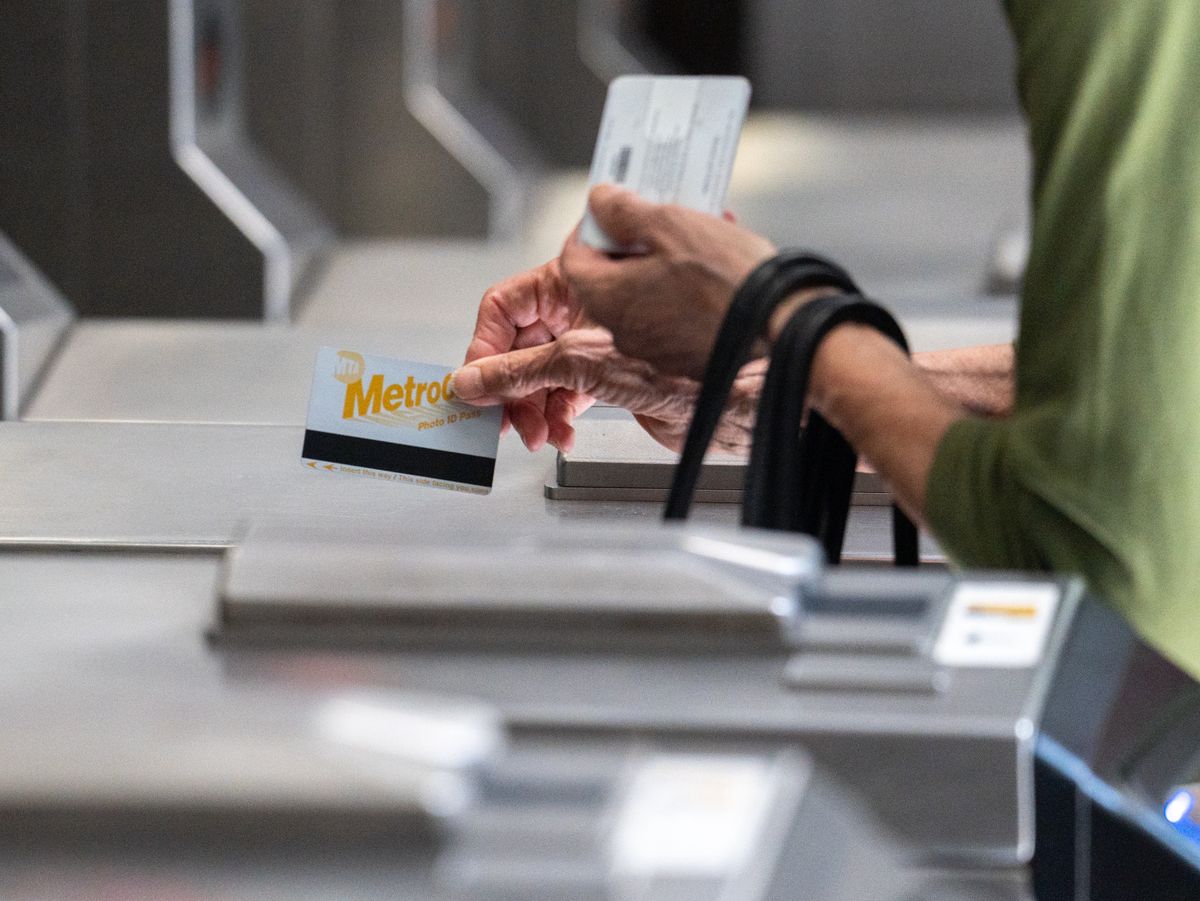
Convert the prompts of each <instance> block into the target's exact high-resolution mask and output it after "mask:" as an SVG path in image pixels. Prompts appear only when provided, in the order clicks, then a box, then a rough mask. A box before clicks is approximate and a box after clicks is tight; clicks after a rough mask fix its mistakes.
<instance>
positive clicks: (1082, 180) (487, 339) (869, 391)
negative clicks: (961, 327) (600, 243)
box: [455, 0, 1200, 676]
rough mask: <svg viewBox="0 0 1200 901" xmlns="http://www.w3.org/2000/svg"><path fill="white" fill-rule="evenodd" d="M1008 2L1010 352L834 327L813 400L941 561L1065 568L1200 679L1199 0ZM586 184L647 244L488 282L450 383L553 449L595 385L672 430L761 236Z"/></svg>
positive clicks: (745, 391)
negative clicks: (1012, 204) (1020, 235)
mask: <svg viewBox="0 0 1200 901" xmlns="http://www.w3.org/2000/svg"><path fill="white" fill-rule="evenodd" d="M1006 8H1007V10H1008V12H1009V16H1010V19H1011V22H1012V25H1013V30H1014V33H1015V35H1016V38H1017V45H1018V50H1019V76H1020V94H1021V100H1022V104H1023V107H1024V110H1025V113H1026V116H1027V119H1028V127H1029V140H1030V145H1031V148H1032V153H1033V161H1034V188H1033V198H1032V200H1033V223H1034V225H1033V247H1032V256H1031V259H1030V262H1029V267H1028V271H1027V274H1026V280H1025V284H1024V288H1023V293H1022V309H1021V322H1020V332H1019V338H1018V341H1017V344H1016V349H1015V351H1014V349H1013V348H1011V347H991V348H976V349H968V350H964V351H959V352H955V353H948V354H933V355H925V356H923V357H919V358H918V359H917V360H916V361H915V364H914V363H910V362H909V361H908V360H906V359H905V357H904V356H903V355H902V354H901V353H900V352H899V351H898V350H897V349H896V348H895V347H894V346H892V345H891V344H889V343H888V342H887V341H886V340H885V339H883V338H882V337H881V336H879V335H878V334H876V333H873V332H870V331H867V330H864V329H862V328H860V327H858V326H853V325H845V326H841V327H839V328H837V329H836V330H835V331H834V332H832V333H831V334H830V335H829V337H828V338H827V339H826V340H825V342H824V343H823V344H822V346H821V348H820V350H819V352H818V354H817V358H816V360H815V364H814V372H813V380H812V385H811V392H810V397H809V402H810V403H811V405H812V406H813V407H814V408H816V409H818V410H820V411H821V412H822V413H824V414H825V416H826V417H827V418H828V419H829V420H830V421H831V422H832V423H833V425H834V426H836V427H837V428H838V429H840V430H841V431H842V432H843V433H844V434H845V435H846V437H847V438H848V439H849V440H850V442H851V443H852V444H853V445H854V446H855V447H856V448H857V449H858V450H859V452H860V453H861V454H862V455H863V456H864V457H865V458H866V459H867V460H869V461H870V463H871V464H873V465H874V466H875V467H876V468H877V469H878V471H879V472H880V473H881V474H882V476H883V477H884V478H885V479H886V480H887V482H888V483H889V485H890V486H891V488H892V491H893V492H894V494H895V495H896V497H897V499H898V500H899V502H900V503H901V504H902V505H903V506H904V507H905V508H906V509H907V510H908V511H909V513H910V514H912V515H913V516H914V517H915V518H916V519H917V520H919V521H921V522H922V523H924V524H925V525H926V526H927V527H929V528H930V529H931V530H932V531H933V532H934V533H935V534H936V536H937V537H938V539H939V541H940V542H941V544H942V546H943V547H944V548H945V549H946V551H947V552H948V553H949V555H950V556H951V557H952V558H953V559H954V560H955V561H956V562H957V563H959V564H961V565H964V566H971V567H1003V568H1010V569H1027V570H1053V571H1058V572H1065V573H1079V574H1082V575H1083V576H1084V577H1085V578H1086V579H1087V581H1088V582H1089V584H1090V586H1091V587H1092V589H1094V590H1095V591H1096V592H1097V593H1098V594H1099V595H1100V596H1101V597H1104V598H1106V599H1108V600H1109V601H1110V602H1111V603H1113V604H1114V605H1115V606H1116V607H1117V608H1118V609H1120V610H1121V611H1122V612H1123V613H1124V614H1125V615H1126V616H1127V618H1128V619H1129V620H1130V621H1131V622H1132V624H1133V625H1134V627H1135V628H1136V629H1137V630H1138V631H1139V632H1140V633H1141V634H1142V635H1143V636H1144V637H1145V638H1146V639H1147V640H1148V641H1149V642H1150V643H1151V644H1153V645H1155V646H1156V647H1157V648H1159V649H1160V650H1161V651H1162V652H1163V653H1164V654H1165V655H1166V656H1168V657H1169V658H1171V659H1173V660H1174V661H1175V662H1177V663H1178V664H1180V665H1181V666H1182V667H1184V668H1185V669H1188V670H1190V671H1191V673H1192V674H1193V675H1196V676H1200V468H1198V467H1197V460H1196V455H1197V453H1198V452H1200V404H1198V402H1200V3H1196V2H1195V0H1162V2H1157V3H1129V2H1126V0H1008V2H1007V3H1006ZM589 203H590V206H591V210H592V212H593V214H594V215H595V216H596V218H597V219H598V221H599V222H600V224H601V226H602V227H603V228H604V229H605V230H606V231H607V232H608V233H609V234H610V235H612V236H613V237H614V238H616V239H617V240H619V241H622V242H626V243H629V244H637V245H639V246H640V247H642V248H644V249H645V250H646V252H645V254H642V255H638V256H629V257H619V258H618V257H609V256H606V255H604V254H602V253H599V252H597V251H595V250H592V249H591V248H589V247H587V246H585V245H583V244H581V243H580V242H579V241H578V240H577V239H576V238H575V237H574V236H572V237H571V238H570V239H569V240H568V241H567V243H566V245H565V247H564V249H563V253H562V256H561V257H560V258H559V259H558V260H555V261H553V262H551V263H548V264H546V265H545V266H543V267H541V268H540V269H538V270H534V271H533V272H530V273H526V274H524V275H520V276H517V277H515V278H513V279H511V280H509V281H506V282H503V283H501V284H500V285H497V286H496V287H495V288H493V289H492V290H490V291H488V292H487V294H486V295H485V296H484V299H483V302H482V304H481V307H480V311H479V319H478V323H477V326H476V331H475V337H474V340H473V341H472V343H471V345H470V348H469V350H468V354H467V360H468V363H469V365H467V366H465V367H464V368H462V369H460V370H459V371H458V372H457V374H456V376H455V384H456V386H457V391H458V393H459V396H460V397H463V398H466V399H474V400H476V401H477V402H481V403H486V402H496V401H497V400H498V399H504V400H506V401H507V407H506V409H507V413H508V417H509V419H510V420H511V423H512V425H513V426H515V428H516V429H517V431H518V432H519V433H520V434H521V436H522V438H523V439H524V440H525V442H526V444H527V445H528V446H529V447H530V448H531V449H536V448H537V447H540V446H541V445H542V444H544V443H545V442H547V441H549V442H551V443H553V444H555V445H557V446H559V447H562V448H567V447H569V446H570V443H571V440H572V433H571V426H570V422H571V419H572V418H573V417H574V416H577V415H579V413H580V412H582V410H583V409H585V408H586V407H587V405H588V404H590V403H591V402H592V401H593V400H594V399H601V400H605V401H610V402H615V403H619V404H622V405H625V406H627V407H628V408H629V409H630V410H632V411H633V412H634V413H635V414H637V415H638V418H639V421H640V422H641V423H642V424H643V426H645V427H646V429H647V430H648V431H649V432H650V433H651V434H652V435H654V436H655V437H656V438H658V439H659V440H660V441H662V442H663V443H664V444H667V445H668V446H671V447H678V446H679V443H680V440H681V437H682V435H683V434H684V432H685V430H686V425H687V420H688V413H689V404H690V401H691V400H692V399H693V398H694V396H695V393H696V381H695V380H696V379H697V377H698V376H699V375H700V373H701V372H702V369H703V366H704V363H705V360H706V357H707V355H708V352H709V350H710V348H711V347H712V343H713V340H714V335H715V332H716V330H717V328H718V325H719V323H720V321H721V318H722V315H723V313H724V312H725V310H726V308H727V307H728V304H729V302H730V300H731V298H732V295H733V293H734V291H735V290H736V288H737V287H738V285H739V284H740V283H741V282H742V280H743V279H744V278H745V277H746V275H747V274H748V273H749V272H750V271H751V270H752V269H753V268H754V266H755V265H756V264H757V263H759V262H760V261H762V260H764V259H766V258H768V257H770V256H771V255H772V254H773V253H774V252H775V248H774V247H773V246H772V245H771V243H770V242H769V241H767V240H765V239H764V238H762V237H759V236H757V235H755V234H752V233H750V232H749V231H747V230H745V229H743V228H740V227H738V226H737V225H735V224H734V223H732V222H729V221H723V220H721V219H718V218H716V217H711V216H706V215H704V214H700V213H696V212H692V211H688V210H683V209H679V208H672V207H663V206H655V205H652V204H649V203H646V202H644V201H642V200H640V199H638V198H637V197H635V196H634V195H632V194H630V193H628V192H624V191H620V190H618V189H615V188H612V187H608V186H602V187H599V188H597V189H595V190H594V191H593V192H592V194H591V196H590V198H589ZM796 215H797V216H802V215H803V210H797V211H796ZM815 238H817V240H815V241H814V243H815V244H819V236H815ZM818 293H820V291H819V290H817V291H810V292H807V293H804V294H798V295H796V296H795V297H794V298H792V299H791V301H790V307H791V309H795V307H796V305H798V304H801V303H804V302H805V301H806V300H808V299H811V297H813V296H815V295H816V294H818ZM786 316H787V311H786V310H781V311H780V312H779V313H777V315H775V316H774V317H773V318H772V320H771V324H770V326H769V327H768V329H767V330H766V333H765V334H764V335H763V348H764V352H768V351H769V348H770V344H771V342H772V340H773V339H774V338H775V336H776V335H777V334H778V332H779V329H780V327H781V324H782V323H783V322H784V321H785V320H786ZM761 373H762V362H761V361H758V362H756V363H754V364H751V366H750V367H748V368H747V369H746V370H744V371H743V378H742V379H740V380H739V385H738V389H737V391H735V396H734V402H733V404H732V405H731V409H730V412H729V414H728V415H727V416H726V421H725V423H724V425H723V427H722V430H721V435H720V442H721V444H722V445H723V446H724V447H726V448H744V447H745V446H746V444H747V440H746V433H747V429H748V423H749V422H750V421H751V419H752V415H753V408H754V394H755V390H756V386H757V381H756V379H758V378H760V377H761Z"/></svg>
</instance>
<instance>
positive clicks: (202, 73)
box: [160, 0, 333, 322]
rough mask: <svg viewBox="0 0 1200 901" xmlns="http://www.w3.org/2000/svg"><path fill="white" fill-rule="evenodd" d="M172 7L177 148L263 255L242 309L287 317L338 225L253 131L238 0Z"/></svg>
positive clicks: (179, 2) (179, 0)
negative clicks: (254, 288)
mask: <svg viewBox="0 0 1200 901" xmlns="http://www.w3.org/2000/svg"><path fill="white" fill-rule="evenodd" d="M169 8H170V19H169V29H170V30H169V38H168V51H169V54H170V63H171V64H170V100H171V106H170V128H169V137H170V142H171V155H172V157H173V158H174V160H175V162H176V163H177V164H178V166H179V167H180V168H181V169H182V170H183V171H184V173H186V175H187V176H188V178H190V179H191V180H192V182H193V183H194V184H195V186H196V188H197V189H199V191H201V192H202V193H203V194H204V196H205V197H207V198H208V199H209V200H210V201H211V202H212V204H213V205H214V206H215V207H216V208H217V209H218V210H220V211H221V213H222V214H223V215H224V216H225V217H226V218H227V219H228V220H229V221H230V223H232V224H233V226H234V227H235V228H237V230H238V231H239V232H241V234H242V235H243V237H244V238H245V239H246V241H248V242H249V243H250V244H251V245H253V247H254V248H255V249H256V250H257V251H258V253H259V254H260V255H261V256H262V264H261V265H262V272H261V275H260V278H259V282H260V291H261V296H259V297H258V298H257V303H256V304H255V305H254V306H253V307H251V308H250V309H249V310H244V311H242V315H246V316H250V317H251V318H255V319H264V320H267V321H270V322H286V321H287V320H288V318H289V316H290V314H291V303H292V300H293V298H295V297H296V295H297V293H298V286H299V285H300V283H301V281H302V279H304V277H305V276H306V274H307V273H308V271H309V269H310V267H311V266H312V265H313V264H314V263H315V262H316V260H317V258H318V256H319V255H320V254H321V253H322V252H323V250H324V248H325V247H326V246H327V245H328V244H329V242H330V240H331V239H332V237H333V233H332V230H331V228H330V226H329V224H328V223H327V222H325V220H324V219H323V218H322V216H321V214H320V213H319V212H318V211H317V209H316V208H315V207H314V206H313V205H312V204H311V203H310V202H309V200H308V199H307V198H306V197H304V196H303V195H302V194H301V193H300V192H299V191H298V190H297V189H296V188H295V187H294V186H293V185H292V184H290V183H289V182H288V181H287V180H286V179H285V178H284V177H282V176H281V175H280V173H279V172H278V170H276V169H275V168H274V166H272V165H271V164H270V162H269V161H268V160H266V159H265V158H264V157H263V156H262V154H261V152H260V151H259V149H258V148H257V147H256V146H254V144H253V142H252V141H251V139H250V137H249V136H248V135H247V133H246V129H245V117H244V103H243V99H242V98H243V93H244V85H245V78H244V72H245V66H246V42H245V40H244V39H243V31H244V29H243V21H242V16H241V6H240V4H239V3H238V2H236V0H170V2H169ZM160 315H161V314H160Z"/></svg>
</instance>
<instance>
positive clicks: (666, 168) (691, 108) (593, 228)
mask: <svg viewBox="0 0 1200 901" xmlns="http://www.w3.org/2000/svg"><path fill="white" fill-rule="evenodd" d="M749 104H750V82H748V81H747V80H746V79H744V78H740V77H736V76H705V77H695V76H680V75H658V76H654V75H622V76H621V77H620V78H618V79H616V80H615V81H613V83H612V84H611V85H609V88H608V98H607V99H606V100H605V103H604V114H603V116H602V117H601V120H600V133H599V135H598V136H597V138H596V150H595V153H594V155H593V156H592V168H591V173H590V175H589V176H588V187H589V188H590V187H592V186H593V185H597V184H600V183H602V182H608V183H611V184H616V185H620V186H621V187H624V188H628V189H629V190H631V191H633V192H635V193H636V194H637V195H638V196H639V197H644V198H645V199H646V200H649V201H652V202H653V203H677V204H680V205H681V206H686V207H690V208H691V209H695V210H701V211H703V212H706V213H714V214H717V213H720V212H721V211H722V209H723V208H724V206H725V195H726V193H727V192H728V190H729V179H730V176H731V175H732V174H733V159H734V155H735V154H736V153H737V144H738V137H739V136H740V135H741V133H742V123H743V122H744V121H745V119H746V109H747V107H748V106H749ZM579 235H580V238H581V239H582V240H583V242H584V243H585V244H588V245H589V246H591V247H595V248H597V249H599V250H604V251H608V252H613V251H617V250H621V249H622V248H620V247H619V246H618V245H616V244H614V243H613V242H612V241H611V240H610V239H609V237H608V236H607V235H606V234H604V232H603V231H601V229H600V227H599V226H598V225H597V224H596V222H595V221H594V220H593V219H592V216H591V213H589V212H586V211H585V213H584V217H583V224H582V226H581V227H580V231H579Z"/></svg>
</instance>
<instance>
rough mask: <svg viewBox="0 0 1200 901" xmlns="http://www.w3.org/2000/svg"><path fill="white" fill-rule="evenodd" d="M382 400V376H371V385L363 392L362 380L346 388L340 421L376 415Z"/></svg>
mask: <svg viewBox="0 0 1200 901" xmlns="http://www.w3.org/2000/svg"><path fill="white" fill-rule="evenodd" d="M382 399H383V376H382V375H373V376H371V385H370V387H369V388H367V390H366V391H365V392H364V391H363V383H362V380H361V379H359V380H358V381H357V382H355V383H354V384H352V385H347V386H346V403H345V404H344V405H343V406H342V419H353V418H354V417H355V416H366V415H367V414H368V413H378V412H379V407H380V403H381V401H382Z"/></svg>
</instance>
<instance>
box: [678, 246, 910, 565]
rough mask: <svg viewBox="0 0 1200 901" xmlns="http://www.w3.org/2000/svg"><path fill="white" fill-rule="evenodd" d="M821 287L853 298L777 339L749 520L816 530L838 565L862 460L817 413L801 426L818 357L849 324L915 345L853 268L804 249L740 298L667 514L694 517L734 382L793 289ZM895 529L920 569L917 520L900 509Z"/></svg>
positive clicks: (901, 548) (754, 456) (705, 386)
mask: <svg viewBox="0 0 1200 901" xmlns="http://www.w3.org/2000/svg"><path fill="white" fill-rule="evenodd" d="M822 286H829V287H833V288H836V289H838V290H840V291H842V292H844V294H845V295H847V296H842V297H828V298H820V299H817V300H814V301H811V302H809V303H807V304H805V305H804V306H802V307H801V308H800V309H799V310H798V311H797V313H796V315H795V316H793V317H792V319H791V320H790V321H789V322H788V325H787V327H785V329H784V332H783V333H782V334H781V335H780V338H779V340H778V341H777V342H776V346H775V349H774V352H773V354H772V359H771V365H770V367H769V369H768V371H767V379H766V382H765V383H764V386H763V395H762V399H761V401H760V405H759V411H758V417H757V422H756V425H755V434H754V443H753V447H752V451H751V461H750V466H749V468H748V470H747V481H746V497H745V502H744V505H743V522H744V523H745V524H747V525H755V526H761V527H766V528H776V529H787V530H790V531H800V532H805V533H807V534H811V535H814V536H817V537H818V538H819V539H820V540H821V541H822V543H823V544H824V546H825V552H826V555H827V556H828V558H829V560H830V562H831V563H837V562H839V561H840V559H841V552H842V544H843V540H844V537H845V529H846V519H847V517H848V515H849V507H850V494H851V491H852V489H853V481H854V469H855V464H856V460H857V457H856V455H855V453H854V450H853V449H852V448H851V447H850V445H849V444H848V443H847V442H846V440H845V438H843V437H842V435H841V434H840V433H839V432H838V431H837V430H836V429H834V428H833V427H832V426H830V425H829V423H828V422H826V421H825V419H824V418H823V417H822V416H821V415H820V414H819V413H815V412H813V413H811V414H810V415H809V419H808V424H807V427H806V428H805V429H804V430H803V432H801V428H800V423H801V421H802V419H803V416H804V402H805V398H806V396H807V391H808V377H809V370H810V369H811V366H812V359H813V356H814V355H815V353H816V348H817V346H818V345H819V344H820V342H821V340H822V339H823V338H824V337H825V335H826V334H828V332H829V331H830V330H831V329H832V328H834V327H835V326H836V325H839V324H841V323H843V322H851V321H853V322H862V323H864V324H866V325H871V326H873V327H875V328H876V329H878V330H879V331H881V332H882V333H883V334H885V335H887V336H888V337H890V338H892V340H894V341H895V342H896V343H897V344H898V345H899V346H900V347H901V348H903V349H904V350H905V351H906V352H907V350H908V346H907V343H906V341H905V339H904V334H903V332H902V331H901V329H900V327H899V325H898V324H897V323H896V321H895V320H894V319H893V318H892V317H891V316H890V315H889V314H888V313H887V312H886V311H885V310H884V309H883V308H882V307H879V306H877V305H875V304H872V303H870V302H868V301H866V300H864V299H863V298H862V297H861V296H860V295H859V293H858V288H857V286H856V285H855V284H854V282H853V280H852V279H851V278H850V276H849V275H848V274H847V273H846V271H845V270H843V269H842V268H841V267H839V266H837V265H836V264H834V263H831V262H830V261H828V260H825V259H823V258H821V257H819V256H816V255H814V254H809V253H805V252H803V251H789V252H785V253H781V254H780V255H779V256H777V257H774V258H772V259H770V260H767V261H766V262H764V263H762V264H760V265H759V266H758V267H757V268H756V269H755V270H754V271H753V272H752V273H751V274H750V275H749V276H748V277H747V279H746V281H745V282H743V284H742V286H741V287H740V288H739V289H738V291H737V293H736V294H735V295H734V298H733V302H732V303H731V305H730V308H729V311H728V313H727V314H726V316H725V320H724V322H723V323H722V325H721V330H720V332H719V333H718V334H717V339H716V341H715V343H714V346H713V350H712V354H711V356H710V357H709V360H708V365H707V367H706V369H705V373H704V381H703V383H702V385H701V388H700V394H699V397H698V398H697V401H696V407H695V411H694V412H693V414H692V422H691V425H690V428H689V429H688V435H687V439H686V441H685V443H684V449H683V454H682V455H681V457H680V461H679V464H678V466H677V467H676V470H675V477H674V480H673V482H672V484H671V492H670V495H669V497H668V499H667V506H666V510H665V511H664V518H665V519H668V520H678V519H686V518H687V515H688V512H689V510H690V507H691V502H692V497H693V494H694V493H695V488H696V483H697V481H698V479H699V476H700V469H701V466H702V464H703V461H704V455H705V453H706V452H707V450H708V446H709V444H710V443H711V441H712V437H713V435H714V434H715V433H716V429H717V426H718V424H719V422H720V418H721V414H722V412H723V411H724V409H725V406H726V404H727V403H728V401H729V392H730V390H731V388H732V386H733V382H734V379H735V378H736V377H737V373H738V371H739V370H740V369H741V367H742V366H743V365H745V363H746V361H747V360H748V359H749V356H750V353H751V350H752V348H753V345H754V342H755V340H756V339H757V338H758V336H759V335H760V334H761V333H762V332H763V330H764V329H765V327H766V324H767V320H768V319H769V318H770V315H771V313H772V312H773V311H774V310H775V308H776V307H777V306H778V305H779V303H780V302H782V301H783V300H785V299H786V298H787V297H789V296H790V295H792V294H793V293H794V292H796V291H799V290H803V289H805V288H814V287H822ZM892 534H893V545H894V551H895V555H896V562H897V564H898V565H902V566H915V565H916V564H917V559H918V554H917V531H916V527H915V526H914V525H913V523H912V522H911V520H909V519H908V517H907V516H905V515H904V513H903V512H902V511H901V510H900V509H899V508H898V507H894V508H893V529H892Z"/></svg>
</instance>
